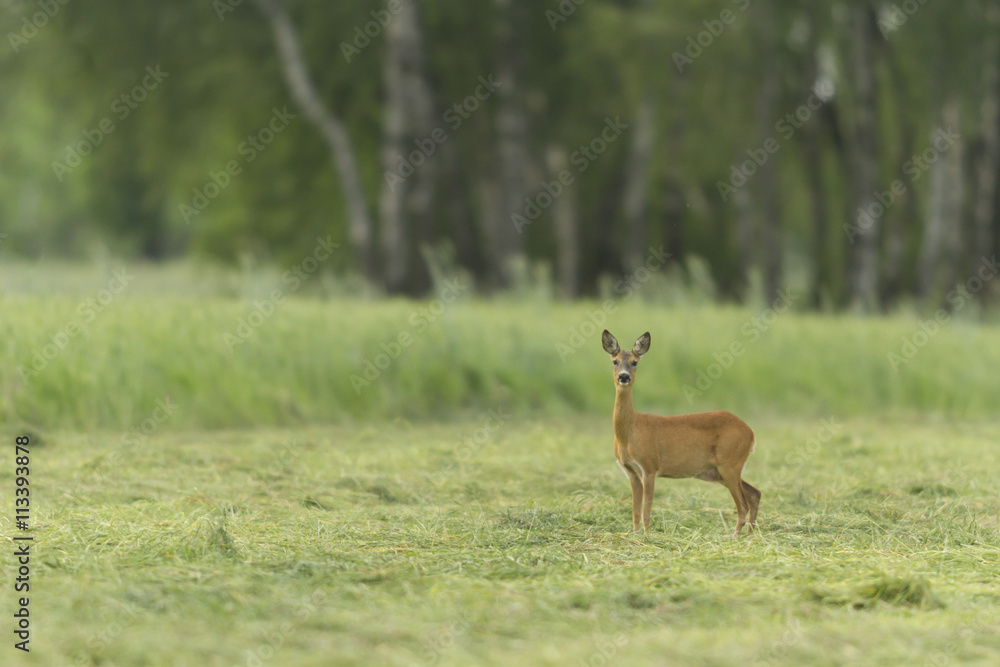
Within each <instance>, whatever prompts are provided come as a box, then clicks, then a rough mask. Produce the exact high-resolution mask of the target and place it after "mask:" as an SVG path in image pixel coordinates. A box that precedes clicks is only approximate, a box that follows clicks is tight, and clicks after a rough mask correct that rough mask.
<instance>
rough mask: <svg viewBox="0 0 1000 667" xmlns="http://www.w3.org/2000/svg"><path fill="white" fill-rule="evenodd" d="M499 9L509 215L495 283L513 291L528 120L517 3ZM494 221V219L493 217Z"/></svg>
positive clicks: (501, 233) (500, 147)
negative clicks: (523, 85)
mask: <svg viewBox="0 0 1000 667" xmlns="http://www.w3.org/2000/svg"><path fill="white" fill-rule="evenodd" d="M496 4H497V8H498V9H499V21H498V23H497V34H498V38H499V53H498V57H497V81H498V84H499V85H498V86H497V97H498V103H499V109H498V111H497V121H496V122H497V153H498V157H499V179H500V183H499V186H500V200H501V205H502V207H503V210H504V211H505V212H506V215H503V216H500V217H499V218H498V219H497V224H498V225H499V226H498V228H497V229H496V232H495V234H493V236H494V239H495V243H496V252H495V254H494V256H495V261H496V265H495V266H494V267H493V270H494V273H495V282H496V283H497V284H498V286H500V287H510V286H511V284H512V283H513V282H514V272H513V270H514V265H515V264H516V263H517V262H518V261H519V260H521V259H522V254H523V250H522V242H521V235H520V234H519V232H518V229H517V227H516V225H515V223H514V220H513V219H512V216H514V215H515V214H522V215H523V212H524V207H525V203H524V199H525V197H526V192H527V188H526V185H525V179H524V173H525V171H526V169H527V167H528V160H529V154H528V118H527V114H526V112H525V109H524V102H523V100H522V95H521V90H520V87H519V81H518V77H519V75H520V71H521V45H520V43H519V42H520V40H519V38H518V36H519V31H520V26H519V25H518V23H519V22H518V21H517V16H516V0H496ZM491 217H492V216H491Z"/></svg>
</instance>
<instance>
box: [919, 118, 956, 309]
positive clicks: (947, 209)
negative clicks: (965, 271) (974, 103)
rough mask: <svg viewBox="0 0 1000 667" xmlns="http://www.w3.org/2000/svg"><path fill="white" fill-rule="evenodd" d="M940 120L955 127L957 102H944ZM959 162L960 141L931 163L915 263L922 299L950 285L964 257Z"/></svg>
mask: <svg viewBox="0 0 1000 667" xmlns="http://www.w3.org/2000/svg"><path fill="white" fill-rule="evenodd" d="M942 121H943V123H944V127H946V128H949V127H951V128H957V127H959V124H960V122H961V114H960V112H959V106H958V102H956V101H954V100H951V101H949V102H948V103H947V104H946V105H945V107H944V111H943V113H942ZM963 165H964V160H963V156H962V143H961V140H959V141H957V142H955V144H954V145H953V146H951V147H950V148H948V149H947V150H946V151H945V152H944V153H942V154H940V155H938V158H937V160H936V161H935V162H934V163H933V164H932V165H931V171H930V187H931V191H930V195H929V197H928V205H927V224H926V227H925V231H924V239H923V245H922V247H921V251H920V260H919V263H918V266H917V280H918V282H917V284H918V286H919V296H920V297H921V298H922V299H936V298H938V297H939V296H940V295H941V293H943V291H944V290H946V289H949V288H950V287H952V286H953V285H954V284H955V282H956V281H957V279H958V276H959V273H960V269H959V266H960V264H961V263H962V261H963V260H964V259H965V258H964V257H963V256H962V255H963V254H962V199H963V198H962V195H963V192H962V185H963V184H962V178H963V176H962V168H963ZM946 305H947V304H946Z"/></svg>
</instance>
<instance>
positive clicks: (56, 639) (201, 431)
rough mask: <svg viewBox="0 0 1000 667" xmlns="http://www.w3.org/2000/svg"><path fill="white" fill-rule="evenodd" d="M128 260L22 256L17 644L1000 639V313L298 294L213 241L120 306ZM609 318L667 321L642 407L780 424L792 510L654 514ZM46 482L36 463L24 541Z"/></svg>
mask: <svg viewBox="0 0 1000 667" xmlns="http://www.w3.org/2000/svg"><path fill="white" fill-rule="evenodd" d="M113 268H114V267H110V268H109V269H107V270H97V269H66V270H65V271H64V272H63V273H59V272H53V271H51V270H43V269H39V268H37V267H32V266H22V267H16V269H11V268H10V267H6V268H4V269H3V270H0V286H2V287H3V290H2V292H0V312H2V313H3V315H2V319H0V341H2V343H0V360H2V362H0V415H2V416H3V420H2V424H0V436H2V437H3V438H4V439H6V440H7V441H8V444H9V445H10V447H9V451H12V450H13V437H14V435H15V434H18V433H28V434H30V435H31V437H32V439H33V444H32V446H31V473H30V475H31V488H32V529H33V530H32V533H33V535H34V536H35V540H36V542H35V550H34V551H33V553H32V572H31V577H32V589H31V595H32V597H31V614H32V652H31V654H30V655H25V654H22V653H21V652H19V651H15V650H13V648H12V646H10V645H8V646H4V647H3V648H2V649H0V651H3V657H2V658H0V661H2V663H3V664H25V665H28V664H36V665H38V664H44V665H263V664H270V665H330V664H333V665H406V666H409V665H421V666H431V665H468V664H486V665H509V664H537V665H574V666H576V665H590V666H593V667H604V666H606V665H615V664H621V665H627V664H683V665H689V664H690V665H731V664H749V665H785V664H787V665H799V664H817V665H840V664H859V665H883V664H904V663H905V664H919V665H924V664H927V665H947V664H983V665H992V664H996V663H997V662H998V660H1000V612H997V609H998V608H1000V607H998V603H1000V584H998V575H1000V551H998V548H997V544H998V542H1000V504H998V502H997V496H998V492H1000V476H998V475H997V472H996V471H997V470H998V464H1000V453H998V451H997V448H996V442H997V441H998V439H1000V420H998V419H997V417H996V406H997V405H1000V382H997V380H996V370H995V369H996V368H998V367H1000V346H998V345H997V344H996V342H997V340H998V334H1000V328H998V327H997V326H996V325H993V324H982V323H978V322H977V321H976V320H977V319H978V318H977V317H975V315H977V313H974V312H972V306H969V307H968V308H967V309H965V310H963V311H960V312H957V313H955V314H954V315H952V316H950V318H949V320H948V321H947V322H946V323H938V325H937V326H936V327H935V326H934V325H933V324H932V322H934V315H933V313H925V314H923V315H921V316H917V315H913V314H908V313H899V314H896V315H893V316H889V317H885V318H871V319H862V318H857V317H852V316H849V315H821V314H808V313H800V312H797V311H796V302H795V296H794V294H793V295H792V296H791V297H790V301H791V304H790V307H788V308H785V307H784V306H785V304H758V305H757V306H754V307H751V308H737V307H727V306H712V305H708V304H706V303H705V299H703V298H699V297H698V295H697V294H696V293H693V292H692V293H684V292H680V291H669V290H666V289H664V288H663V286H658V285H647V286H643V287H642V288H641V289H637V290H636V291H635V292H634V293H633V294H632V296H631V297H630V298H624V296H623V295H617V296H618V298H617V299H616V300H613V301H612V303H611V306H609V305H608V304H607V303H605V302H603V301H591V302H584V303H577V304H562V303H558V302H553V301H551V300H550V299H548V298H546V297H545V295H544V293H541V292H531V293H527V294H524V295H521V296H519V297H517V298H507V299H501V300H492V301H491V300H484V299H481V298H476V297H474V296H473V295H472V294H471V293H470V292H471V290H468V289H467V288H463V286H462V283H461V281H459V282H458V283H457V284H455V283H451V284H449V283H446V282H444V281H442V284H441V287H440V290H441V291H440V292H439V294H438V296H439V298H438V299H434V300H427V301H423V302H412V301H406V300H389V301H383V300H376V299H372V298H369V297H368V296H366V295H364V294H361V295H358V294H352V291H353V290H352V289H351V288H350V286H345V285H343V284H339V283H336V282H333V281H330V280H328V279H326V278H323V277H321V276H316V277H315V278H314V280H313V282H312V283H311V284H310V285H309V286H308V288H303V289H302V290H301V291H296V292H294V293H293V292H292V291H289V290H285V291H284V292H283V293H282V295H281V296H282V298H281V299H278V300H274V299H272V297H273V296H274V290H275V289H281V285H282V283H281V281H280V276H275V275H272V274H261V273H258V272H255V271H245V272H242V273H232V274H230V273H227V272H223V271H216V270H210V269H192V268H190V267H188V268H185V269H183V270H177V269H174V268H169V267H168V268H167V269H148V268H139V269H137V270H136V271H135V273H134V278H132V279H130V280H129V282H128V285H127V286H126V287H125V288H124V289H122V290H120V293H117V294H114V295H113V298H110V300H108V303H107V304H101V303H100V299H101V296H100V294H101V290H103V289H109V290H110V289H112V288H113V287H114V285H113V284H112V283H111V281H112V280H113V279H114V278H113ZM33 271H35V272H38V276H35V277H33V275H34V274H32V272H33ZM53 275H54V277H51V278H50V277H49V276H53ZM46 280H51V283H47V282H46ZM109 285H110V287H109ZM609 296H611V297H613V296H615V295H614V294H609ZM452 297H454V298H452ZM91 298H94V299H96V301H95V302H92V303H90V305H86V304H88V299H91ZM269 302H270V303H271V305H272V306H273V308H271V309H270V312H267V311H268V310H269V309H268V305H267V304H268V303H269ZM81 304H83V305H81ZM97 305H100V306H101V308H100V310H97V308H96V306H97ZM772 305H774V306H777V308H774V309H772V308H771V306H772ZM612 306H613V307H612ZM91 310H93V311H94V316H93V317H92V318H90V315H89V313H90V312H91ZM779 310H780V311H781V312H778V311H779ZM254 312H257V313H259V317H258V316H253V313H254ZM602 318H603V320H602ZM85 320H86V321H85ZM241 320H242V321H244V322H246V325H247V327H249V328H248V329H244V333H245V332H249V333H248V334H247V335H246V336H242V334H241V333H240V326H241V324H240V323H241ZM72 323H76V324H78V326H77V327H76V328H74V327H70V326H69V325H70V324H72ZM605 326H606V327H607V328H609V329H611V331H612V332H614V333H615V334H616V335H617V336H618V338H619V340H620V341H622V342H623V344H624V343H625V341H627V340H631V339H633V338H634V337H635V336H638V335H639V334H640V333H642V332H643V331H646V330H649V331H651V332H652V341H653V342H652V348H651V350H650V353H649V355H648V356H647V357H646V358H644V360H643V363H642V365H641V366H640V368H639V374H638V380H637V386H636V388H635V395H636V403H637V407H638V408H639V409H641V410H649V411H655V412H661V413H679V412H688V411H695V410H700V409H711V408H717V407H724V408H727V409H730V410H732V411H734V412H736V413H737V414H739V415H740V416H741V417H743V418H744V419H745V420H746V421H747V422H748V423H750V425H751V426H753V428H754V430H755V431H756V434H757V440H758V447H757V451H756V453H755V454H753V455H752V456H751V457H750V459H749V461H748V463H747V467H746V470H745V477H746V479H747V480H748V481H750V482H751V483H753V484H754V485H756V486H757V487H758V488H760V489H761V490H762V491H763V494H764V495H763V500H762V504H761V514H760V530H759V531H758V532H756V533H753V534H751V535H749V536H745V537H744V538H742V539H738V540H737V539H732V538H731V537H730V532H731V530H732V527H733V522H734V520H735V511H734V508H733V507H732V500H731V498H730V496H729V494H728V492H726V490H725V489H724V488H723V487H721V486H719V485H712V484H706V483H703V482H698V481H694V480H660V481H659V483H658V486H657V493H656V501H655V503H654V507H653V530H652V531H651V532H650V533H648V534H646V535H634V534H632V533H631V532H630V528H631V505H630V500H629V489H628V484H627V482H626V480H625V478H624V476H623V475H622V474H621V472H620V471H619V470H618V469H617V466H616V465H615V464H614V459H613V455H612V451H611V423H610V412H611V406H612V402H613V393H614V389H613V386H612V380H611V374H610V364H609V363H608V362H607V356H606V355H605V354H604V353H603V351H602V350H601V347H600V330H601V329H603V328H604V327H605ZM60 332H62V333H64V334H65V338H62V337H60ZM920 332H923V335H920ZM227 334H228V335H231V336H235V337H236V338H237V339H238V341H239V342H235V343H234V342H233V339H232V338H230V339H227V338H226V336H227ZM403 334H406V335H407V336H403ZM401 336H403V337H401ZM734 344H739V345H738V346H737V347H734ZM395 345H398V353H396V347H395ZM47 346H51V347H47ZM36 352H37V353H38V354H39V355H40V356H39V359H40V361H35V360H34V359H35V353H36ZM894 353H895V354H898V355H900V357H901V358H903V359H905V361H899V360H898V359H897V360H896V362H895V363H894V362H893V358H892V357H890V355H891V354H894ZM380 355H385V356H386V363H384V364H382V360H381V359H380ZM727 355H729V356H727ZM369 363H371V364H372V365H373V369H369V368H368V364H369ZM380 364H381V365H383V366H384V368H380V367H378V366H379V365H380ZM894 365H895V366H897V367H898V368H896V369H894V368H893V366H894ZM717 371H718V372H717ZM366 373H367V374H366ZM702 376H704V379H702ZM712 376H717V377H712ZM358 378H360V379H361V380H364V381H365V382H367V383H368V384H364V383H363V382H359V381H358ZM13 485H14V462H13V456H10V457H9V459H8V462H7V463H5V464H4V465H3V466H0V487H2V488H3V489H4V492H3V493H2V494H0V498H2V499H3V503H2V510H0V517H2V518H0V527H2V530H3V534H4V535H5V538H6V539H8V540H11V539H12V537H13V535H14V533H16V532H17V531H15V529H14V527H13V525H12V521H11V518H12V517H13V516H14V511H13V500H12V496H11V493H10V492H9V491H8V490H9V489H12V488H13ZM11 545H12V541H11V542H9V543H8V547H7V548H5V549H4V550H3V552H2V554H3V555H2V556H0V566H2V568H3V571H4V572H6V573H8V575H7V576H8V580H9V579H11V578H12V576H11V575H10V574H9V573H12V572H14V569H15V562H14V557H13V555H12V552H13V548H12V546H11ZM5 590H7V591H8V593H7V598H5V600H4V603H3V604H4V609H9V610H10V611H8V612H5V613H7V614H10V613H12V611H13V604H14V601H15V600H14V597H15V596H14V593H13V592H12V591H11V588H10V586H5ZM7 618H8V619H10V616H9V615H8V616H7ZM8 642H9V644H12V643H13V640H11V639H10V633H9V631H8Z"/></svg>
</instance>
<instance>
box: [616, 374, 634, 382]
mask: <svg viewBox="0 0 1000 667" xmlns="http://www.w3.org/2000/svg"><path fill="white" fill-rule="evenodd" d="M631 379H632V378H630V377H629V374H628V373H619V374H618V381H619V382H621V383H622V384H628V383H629V381H630V380H631Z"/></svg>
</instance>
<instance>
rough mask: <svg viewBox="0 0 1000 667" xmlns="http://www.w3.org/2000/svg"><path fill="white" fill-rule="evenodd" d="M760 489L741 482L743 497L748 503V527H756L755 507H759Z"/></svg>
mask: <svg viewBox="0 0 1000 667" xmlns="http://www.w3.org/2000/svg"><path fill="white" fill-rule="evenodd" d="M760 496H761V493H760V490H759V489H757V488H756V487H753V486H751V485H749V484H747V483H746V482H743V497H744V498H746V500H747V502H748V503H749V504H750V528H751V529H753V528H756V527H757V508H759V507H760Z"/></svg>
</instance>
